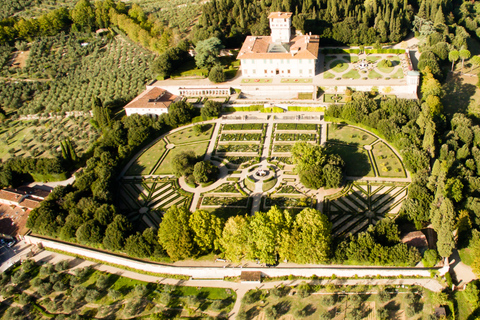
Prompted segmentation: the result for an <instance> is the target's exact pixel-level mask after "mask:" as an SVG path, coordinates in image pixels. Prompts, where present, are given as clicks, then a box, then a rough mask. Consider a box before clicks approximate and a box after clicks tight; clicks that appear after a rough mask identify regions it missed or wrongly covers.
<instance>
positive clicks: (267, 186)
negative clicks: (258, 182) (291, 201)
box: [262, 178, 277, 192]
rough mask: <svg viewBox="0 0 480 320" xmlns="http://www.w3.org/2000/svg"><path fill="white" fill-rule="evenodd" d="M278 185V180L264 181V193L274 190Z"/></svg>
mask: <svg viewBox="0 0 480 320" xmlns="http://www.w3.org/2000/svg"><path fill="white" fill-rule="evenodd" d="M276 183H277V178H273V179H271V180H268V181H264V182H263V184H262V190H263V192H265V191H268V190H270V189H272V188H273V187H274V186H275V184H276Z"/></svg>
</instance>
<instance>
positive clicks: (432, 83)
mask: <svg viewBox="0 0 480 320" xmlns="http://www.w3.org/2000/svg"><path fill="white" fill-rule="evenodd" d="M421 91H422V94H423V96H424V99H426V98H427V97H428V96H430V95H435V96H439V97H441V96H442V95H443V89H442V85H441V84H440V82H439V81H438V80H437V79H435V77H434V76H433V74H432V73H430V72H429V73H427V74H426V75H425V76H424V79H423V81H422V87H421Z"/></svg>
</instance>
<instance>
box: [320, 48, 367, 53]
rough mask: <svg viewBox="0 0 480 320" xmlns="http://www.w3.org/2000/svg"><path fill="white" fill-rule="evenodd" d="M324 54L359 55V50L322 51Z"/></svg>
mask: <svg viewBox="0 0 480 320" xmlns="http://www.w3.org/2000/svg"><path fill="white" fill-rule="evenodd" d="M323 53H324V54H338V53H354V54H359V53H360V49H323Z"/></svg>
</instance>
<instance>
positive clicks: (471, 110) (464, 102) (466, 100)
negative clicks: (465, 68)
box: [442, 72, 480, 120]
mask: <svg viewBox="0 0 480 320" xmlns="http://www.w3.org/2000/svg"><path fill="white" fill-rule="evenodd" d="M477 81H478V79H477V77H467V76H460V75H457V74H456V75H452V74H451V73H450V72H449V73H448V75H447V80H446V82H445V84H444V85H443V90H444V91H445V93H446V94H445V96H444V97H443V98H442V103H443V106H444V111H445V113H446V114H447V116H448V117H452V116H453V115H454V114H455V113H457V112H459V113H468V114H470V115H472V116H475V117H476V118H477V120H478V119H480V107H479V105H478V103H479V101H480V89H478V88H477V86H476V83H477Z"/></svg>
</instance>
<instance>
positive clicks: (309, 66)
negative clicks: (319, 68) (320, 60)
mask: <svg viewBox="0 0 480 320" xmlns="http://www.w3.org/2000/svg"><path fill="white" fill-rule="evenodd" d="M240 64H241V66H242V77H244V78H274V77H281V78H311V77H313V76H315V59H293V58H292V59H241V60H240ZM277 70H278V71H279V74H278V75H277V74H276V71H277ZM265 71H266V72H265ZM289 71H290V73H289Z"/></svg>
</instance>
